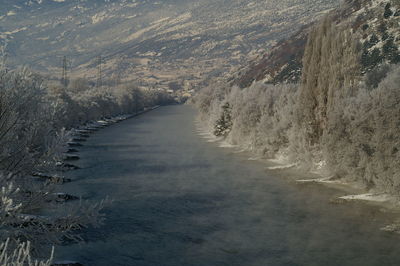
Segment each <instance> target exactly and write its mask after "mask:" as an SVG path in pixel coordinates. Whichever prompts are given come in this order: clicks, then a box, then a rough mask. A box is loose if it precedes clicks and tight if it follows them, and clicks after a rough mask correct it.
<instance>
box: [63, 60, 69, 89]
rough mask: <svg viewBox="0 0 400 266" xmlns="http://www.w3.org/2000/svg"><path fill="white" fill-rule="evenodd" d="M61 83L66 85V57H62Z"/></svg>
mask: <svg viewBox="0 0 400 266" xmlns="http://www.w3.org/2000/svg"><path fill="white" fill-rule="evenodd" d="M61 84H62V85H63V86H64V88H66V87H67V86H68V74H67V57H66V56H64V58H63V69H62V77H61Z"/></svg>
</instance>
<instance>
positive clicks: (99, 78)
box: [97, 55, 103, 88]
mask: <svg viewBox="0 0 400 266" xmlns="http://www.w3.org/2000/svg"><path fill="white" fill-rule="evenodd" d="M101 64H102V58H101V55H99V57H98V58H97V87H98V88H99V87H101V86H102V85H103V84H102V69H101Z"/></svg>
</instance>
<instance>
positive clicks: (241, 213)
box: [56, 106, 400, 266]
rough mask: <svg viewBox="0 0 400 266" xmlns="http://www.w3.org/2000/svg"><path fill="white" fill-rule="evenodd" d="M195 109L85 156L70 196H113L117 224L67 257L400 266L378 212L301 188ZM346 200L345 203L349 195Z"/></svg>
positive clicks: (101, 138) (98, 137) (116, 130)
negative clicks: (210, 130) (210, 128)
mask: <svg viewBox="0 0 400 266" xmlns="http://www.w3.org/2000/svg"><path fill="white" fill-rule="evenodd" d="M195 116H196V111H195V110H194V109H193V108H191V107H190V106H168V107H161V108H159V109H156V110H154V111H151V112H149V113H146V114H143V115H141V116H138V117H135V118H132V119H129V120H127V121H124V122H121V123H118V124H116V125H113V126H111V127H108V128H105V129H103V130H101V131H99V132H97V133H95V134H94V135H92V136H91V137H90V138H89V140H88V141H87V142H86V143H85V146H84V147H82V148H81V149H80V152H79V154H80V156H81V160H79V161H78V162H77V165H79V166H81V167H82V169H80V170H75V171H71V172H69V173H68V177H71V178H72V179H73V182H72V183H69V184H67V185H65V186H63V190H64V191H65V190H66V191H68V192H70V193H73V194H75V195H80V196H82V197H83V198H87V199H90V200H100V199H103V198H105V197H106V196H108V197H110V198H112V199H113V200H114V201H113V203H112V205H110V206H109V207H107V208H106V209H105V213H106V215H107V219H106V222H105V224H104V226H103V227H101V228H99V229H90V230H88V231H86V233H85V234H84V237H85V239H86V242H85V243H81V244H76V245H70V246H63V247H58V248H57V249H56V253H57V256H58V258H57V259H61V260H62V259H69V260H76V261H79V262H81V263H83V264H84V265H108V266H112V265H138V266H142V265H143V266H150V265H152V266H164V265H165V266H180V265H185V266H190V265H196V266H200V265H201V266H214V265H215V266H219V265H221V266H222V265H226V266H234V265H240V266H247V265H249V266H251V265H287V266H289V265H293V266H294V265H306V266H309V265H323V266H326V265H363V266H366V265H380V266H383V265H400V237H399V236H397V235H393V234H390V233H386V232H383V231H380V230H379V228H380V227H381V226H383V225H385V223H386V222H388V221H387V220H386V219H387V218H386V215H384V214H382V213H381V212H380V211H379V209H378V208H377V207H370V206H365V205H363V204H356V203H352V204H350V203H349V204H333V203H331V201H330V200H331V199H332V198H333V197H336V196H338V195H343V192H340V191H337V190H333V189H329V188H325V187H322V186H319V185H297V184H295V183H294V182H291V181H290V179H287V178H284V176H282V174H280V175H279V174H276V173H277V172H276V171H275V172H273V171H270V172H268V171H267V170H266V168H265V165H264V164H263V163H261V162H257V161H249V160H248V159H247V158H248V156H247V155H243V154H236V153H235V152H234V150H233V149H223V148H218V147H217V146H216V145H215V143H208V142H206V141H205V140H204V139H202V138H201V137H200V136H199V135H198V134H196V132H197V129H196V126H195V123H194V120H195ZM340 193H342V194H340Z"/></svg>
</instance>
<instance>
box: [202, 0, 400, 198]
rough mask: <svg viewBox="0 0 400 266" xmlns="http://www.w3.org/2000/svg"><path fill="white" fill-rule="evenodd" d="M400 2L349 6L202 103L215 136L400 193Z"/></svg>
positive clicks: (359, 0) (222, 82) (375, 0)
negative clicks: (399, 109)
mask: <svg viewBox="0 0 400 266" xmlns="http://www.w3.org/2000/svg"><path fill="white" fill-rule="evenodd" d="M399 23H400V2H399V1H398V0H390V1H389V0H352V1H350V0H348V1H345V2H344V3H342V4H341V6H340V7H339V8H337V9H335V10H333V11H331V12H330V13H329V14H327V15H326V16H325V17H324V18H323V19H322V20H320V21H318V22H316V23H314V24H311V25H308V26H305V27H304V28H303V29H302V30H301V31H300V32H299V33H297V34H295V35H294V36H293V37H291V38H288V39H287V40H283V41H281V42H280V43H279V44H277V45H276V46H275V47H274V48H273V49H271V50H270V51H269V52H268V53H267V54H266V55H264V56H263V57H262V58H261V59H259V60H258V61H255V62H253V63H252V64H250V65H247V66H245V67H243V68H241V69H240V70H238V71H236V72H235V73H233V74H231V75H230V76H228V77H225V79H219V80H215V82H214V84H216V85H215V86H213V87H209V88H206V89H204V90H203V91H201V92H200V93H199V94H198V95H197V97H196V99H195V103H196V104H197V106H198V107H199V109H200V113H201V115H200V116H201V118H202V119H203V121H204V122H205V124H206V125H207V126H208V127H209V130H210V131H212V132H213V133H214V134H215V135H216V136H220V137H223V138H225V140H226V141H228V142H230V143H232V144H236V145H239V146H242V147H243V148H246V149H248V150H251V151H253V152H254V153H257V154H259V155H261V156H264V157H266V158H274V159H279V160H280V161H281V162H282V163H286V164H289V165H291V166H297V167H299V168H302V169H308V170H313V171H317V172H319V173H320V174H322V175H324V176H325V177H327V178H328V180H333V179H335V180H341V182H352V183H354V184H357V185H362V186H363V187H365V188H366V189H368V190H372V191H378V192H387V193H392V194H396V195H397V194H399V192H400V166H399V164H398V161H399V160H400V152H399V149H400V147H399V145H400V136H399V134H398V132H399V131H400V114H399V112H398V108H399V106H400V89H399V84H400V66H399V62H400V51H399V44H400V38H399V36H400V27H399Z"/></svg>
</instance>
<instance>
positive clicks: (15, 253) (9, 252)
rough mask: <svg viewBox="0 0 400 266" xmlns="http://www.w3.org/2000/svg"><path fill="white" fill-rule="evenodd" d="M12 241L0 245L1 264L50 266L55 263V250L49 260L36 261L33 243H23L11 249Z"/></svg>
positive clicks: (7, 265)
mask: <svg viewBox="0 0 400 266" xmlns="http://www.w3.org/2000/svg"><path fill="white" fill-rule="evenodd" d="M9 242H10V239H7V240H6V241H5V242H3V243H1V244H0V250H1V253H0V264H1V265H3V266H50V265H52V261H53V254H54V249H53V251H52V252H51V254H50V258H49V259H47V260H36V259H33V258H32V255H31V250H32V248H31V243H30V242H29V241H28V242H23V243H20V244H18V245H17V246H16V247H14V248H10V247H9Z"/></svg>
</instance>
